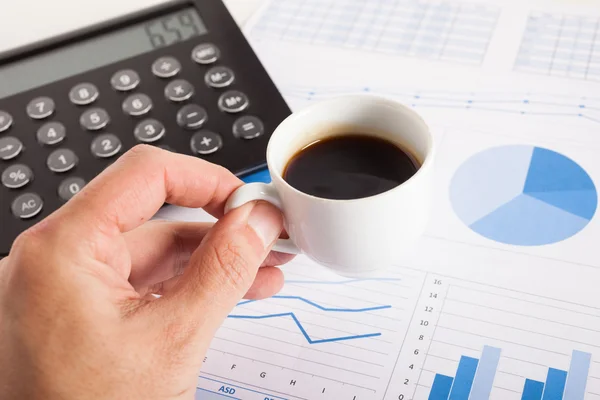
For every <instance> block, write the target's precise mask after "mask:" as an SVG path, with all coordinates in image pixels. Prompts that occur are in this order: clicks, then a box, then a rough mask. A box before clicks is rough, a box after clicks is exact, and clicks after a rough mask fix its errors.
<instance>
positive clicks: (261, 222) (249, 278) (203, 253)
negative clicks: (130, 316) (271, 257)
mask: <svg viewBox="0 0 600 400" xmlns="http://www.w3.org/2000/svg"><path fill="white" fill-rule="evenodd" d="M282 229H283V217H282V215H281V212H280V211H279V210H278V209H277V208H276V207H274V206H273V205H271V204H269V203H266V202H256V203H248V204H246V205H244V206H242V207H239V208H237V209H234V210H232V211H231V212H229V213H228V214H226V215H225V216H224V217H223V218H221V219H220V220H219V221H218V222H217V223H216V224H215V225H214V227H213V228H212V229H211V230H210V231H209V232H208V233H207V235H206V236H205V237H204V239H203V240H202V243H201V244H200V246H199V247H198V249H196V251H195V252H194V253H193V254H192V257H191V259H190V262H189V264H188V267H187V268H186V271H185V272H184V274H183V276H181V278H180V279H179V280H178V282H177V284H176V286H175V287H173V288H172V290H170V291H169V293H167V294H165V296H163V298H162V299H161V300H162V301H163V302H164V304H165V305H166V307H167V308H168V309H169V310H168V312H169V313H171V312H173V313H175V314H179V313H181V312H182V311H183V312H185V315H184V316H183V318H186V319H188V320H195V321H194V322H196V323H197V324H198V323H199V324H200V325H201V326H203V327H204V328H208V329H214V330H216V329H217V328H218V327H219V326H220V324H221V323H222V322H223V320H224V319H225V318H226V317H227V315H228V314H229V312H230V311H231V309H232V308H233V307H235V305H236V304H237V303H238V301H240V299H242V297H243V296H244V295H245V294H246V292H247V291H248V289H250V286H251V285H252V283H253V282H254V278H255V276H256V273H257V272H258V268H259V267H260V265H261V264H262V263H263V261H264V260H265V258H266V257H267V255H268V254H269V251H270V250H271V247H272V245H273V243H274V242H275V240H276V239H277V238H278V237H279V235H280V233H281V231H282ZM171 315H173V314H171ZM203 330H204V329H203Z"/></svg>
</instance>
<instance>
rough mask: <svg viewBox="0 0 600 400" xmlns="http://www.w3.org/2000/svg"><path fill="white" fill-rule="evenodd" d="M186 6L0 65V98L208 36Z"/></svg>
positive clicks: (202, 23)
mask: <svg viewBox="0 0 600 400" xmlns="http://www.w3.org/2000/svg"><path fill="white" fill-rule="evenodd" d="M207 32H208V30H207V28H206V25H205V24H204V22H203V21H202V19H201V18H200V15H198V12H197V11H196V9H195V8H193V7H189V8H185V9H181V10H179V11H176V12H172V13H169V14H165V15H162V16H160V17H157V18H154V19H151V20H148V21H144V22H141V23H136V24H134V25H130V26H127V27H124V28H121V29H117V30H115V31H112V32H108V33H105V34H102V35H100V36H96V37H93V38H90V39H86V40H82V41H79V42H76V43H74V44H71V45H67V46H64V47H62V48H58V49H54V50H50V51H48V52H45V53H42V54H39V55H36V56H33V57H29V58H27V59H24V60H20V61H16V62H14V63H11V64H8V65H6V66H3V67H2V66H0V98H3V97H7V96H10V95H13V94H15V93H19V92H22V91H25V90H28V89H32V88H35V87H38V86H41V85H44V84H47V83H51V82H55V81H58V80H60V79H63V78H67V77H69V76H73V75H77V74H80V73H82V72H85V71H89V70H91V69H94V68H98V67H102V66H105V65H109V64H112V63H114V62H117V61H120V60H124V59H127V58H130V57H134V56H137V55H140V54H143V53H147V52H150V51H152V50H154V49H157V48H160V47H164V46H169V45H172V44H174V43H177V42H180V41H184V40H187V39H190V38H192V37H195V36H200V35H203V34H205V33H207Z"/></svg>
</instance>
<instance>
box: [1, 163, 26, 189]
mask: <svg viewBox="0 0 600 400" xmlns="http://www.w3.org/2000/svg"><path fill="white" fill-rule="evenodd" d="M32 178H33V172H32V171H31V168H29V167H28V166H27V165H24V164H15V165H11V166H10V167H8V168H6V169H5V170H4V172H3V173H2V184H3V185H4V186H5V187H7V188H9V189H18V188H20V187H23V186H25V185H27V184H28V183H29V182H30V181H31V179H32Z"/></svg>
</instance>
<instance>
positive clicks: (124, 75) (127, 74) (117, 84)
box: [110, 69, 140, 92]
mask: <svg viewBox="0 0 600 400" xmlns="http://www.w3.org/2000/svg"><path fill="white" fill-rule="evenodd" d="M110 84H111V85H112V87H113V89H115V90H118V91H119V92H127V91H129V90H133V89H135V88H136V87H138V85H139V84H140V76H139V75H138V73H137V72H135V71H134V70H132V69H124V70H121V71H118V72H117V73H115V74H114V75H113V76H112V78H111V79H110Z"/></svg>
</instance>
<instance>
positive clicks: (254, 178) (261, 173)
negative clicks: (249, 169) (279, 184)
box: [242, 168, 271, 183]
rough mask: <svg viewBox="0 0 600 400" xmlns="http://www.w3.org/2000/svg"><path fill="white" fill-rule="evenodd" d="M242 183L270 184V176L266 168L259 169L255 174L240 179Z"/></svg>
mask: <svg viewBox="0 0 600 400" xmlns="http://www.w3.org/2000/svg"><path fill="white" fill-rule="evenodd" d="M242 181H244V183H253V182H263V183H270V182H271V175H270V174H269V170H268V169H267V168H264V169H260V170H258V171H256V172H253V173H251V174H249V175H246V176H244V177H243V178H242Z"/></svg>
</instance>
